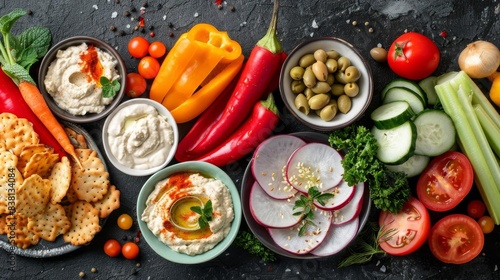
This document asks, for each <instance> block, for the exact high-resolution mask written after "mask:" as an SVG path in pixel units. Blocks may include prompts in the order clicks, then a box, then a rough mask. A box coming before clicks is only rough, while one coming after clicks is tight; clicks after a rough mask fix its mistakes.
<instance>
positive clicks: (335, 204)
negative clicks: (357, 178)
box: [314, 180, 357, 210]
mask: <svg viewBox="0 0 500 280" xmlns="http://www.w3.org/2000/svg"><path fill="white" fill-rule="evenodd" d="M356 189H357V186H352V187H351V186H349V184H347V182H346V181H344V180H342V181H341V182H340V184H339V185H338V186H335V187H333V188H331V189H329V190H327V191H325V193H333V194H334V196H333V197H332V198H330V199H329V200H328V201H327V202H326V204H325V205H321V204H319V202H318V201H314V205H316V207H318V208H320V209H323V210H338V209H340V208H342V207H344V206H346V205H348V204H350V203H349V202H350V201H351V199H352V197H353V196H354V193H355V190H356Z"/></svg>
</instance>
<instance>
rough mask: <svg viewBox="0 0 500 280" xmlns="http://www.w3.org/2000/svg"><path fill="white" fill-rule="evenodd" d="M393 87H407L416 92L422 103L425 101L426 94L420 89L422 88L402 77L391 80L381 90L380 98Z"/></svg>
mask: <svg viewBox="0 0 500 280" xmlns="http://www.w3.org/2000/svg"><path fill="white" fill-rule="evenodd" d="M394 87H402V88H407V89H409V90H411V91H413V92H414V93H416V94H418V95H419V96H420V97H421V98H422V100H423V101H424V103H427V94H426V93H425V92H424V91H423V90H422V88H421V87H420V86H419V85H418V84H417V83H416V82H414V81H410V80H407V79H403V78H397V79H394V80H392V82H390V83H388V84H387V85H386V86H385V87H384V89H383V90H382V94H381V96H382V99H384V97H385V95H386V94H387V91H389V90H390V89H391V88H394Z"/></svg>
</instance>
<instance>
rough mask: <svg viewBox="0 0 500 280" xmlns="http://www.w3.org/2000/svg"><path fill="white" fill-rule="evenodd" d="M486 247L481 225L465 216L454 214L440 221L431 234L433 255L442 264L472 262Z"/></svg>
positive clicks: (430, 244) (430, 242)
mask: <svg viewBox="0 0 500 280" xmlns="http://www.w3.org/2000/svg"><path fill="white" fill-rule="evenodd" d="M483 246H484V234H483V232H482V230H481V227H480V226H479V224H478V223H477V222H476V221H475V220H474V219H472V218H471V217H469V216H467V215H463V214H452V215H448V216H445V217H444V218H442V219H441V220H439V221H438V222H437V223H436V224H435V225H434V226H433V227H432V228H431V231H430V234H429V247H430V249H431V252H432V254H433V255H434V256H435V257H436V258H437V259H439V260H440V261H442V262H445V263H452V264H463V263H466V262H469V261H471V260H472V259H474V258H475V257H477V255H479V253H481V250H482V249H483Z"/></svg>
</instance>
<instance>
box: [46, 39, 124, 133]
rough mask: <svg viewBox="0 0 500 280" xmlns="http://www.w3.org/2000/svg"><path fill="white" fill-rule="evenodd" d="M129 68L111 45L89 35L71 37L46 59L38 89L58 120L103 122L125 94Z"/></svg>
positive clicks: (48, 53) (51, 50) (57, 45)
mask: <svg viewBox="0 0 500 280" xmlns="http://www.w3.org/2000/svg"><path fill="white" fill-rule="evenodd" d="M125 76H126V65H125V62H124V61H123V59H122V57H121V56H120V54H119V53H118V52H117V51H116V50H115V49H114V48H113V47H112V46H111V45H109V44H108V43H106V42H104V41H102V40H99V39H97V38H93V37H88V36H76V37H70V38H67V39H65V40H63V41H60V42H58V43H57V44H55V45H54V46H53V47H52V48H51V49H50V50H49V51H48V52H47V54H46V55H45V56H44V58H43V60H42V63H41V65H40V71H39V73H38V87H39V89H40V92H41V93H42V95H43V97H44V98H45V101H46V102H47V105H48V106H49V108H50V109H51V111H52V112H53V113H54V115H56V116H57V117H59V118H61V119H63V120H66V121H70V122H74V123H89V122H94V121H97V120H100V119H102V118H104V117H105V116H107V115H108V114H110V113H111V111H113V110H114V108H116V107H117V106H118V105H119V104H120V102H121V100H122V98H123V96H124V94H125Z"/></svg>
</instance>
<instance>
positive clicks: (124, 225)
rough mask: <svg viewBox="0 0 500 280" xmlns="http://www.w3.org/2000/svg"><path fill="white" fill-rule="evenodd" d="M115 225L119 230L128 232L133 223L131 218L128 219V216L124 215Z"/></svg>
mask: <svg viewBox="0 0 500 280" xmlns="http://www.w3.org/2000/svg"><path fill="white" fill-rule="evenodd" d="M117 223H118V227H119V228H121V229H123V230H129V229H130V228H131V227H132V224H133V223H134V221H133V220H132V217H130V215H129V214H126V213H124V214H121V215H120V216H119V217H118V221H117Z"/></svg>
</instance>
